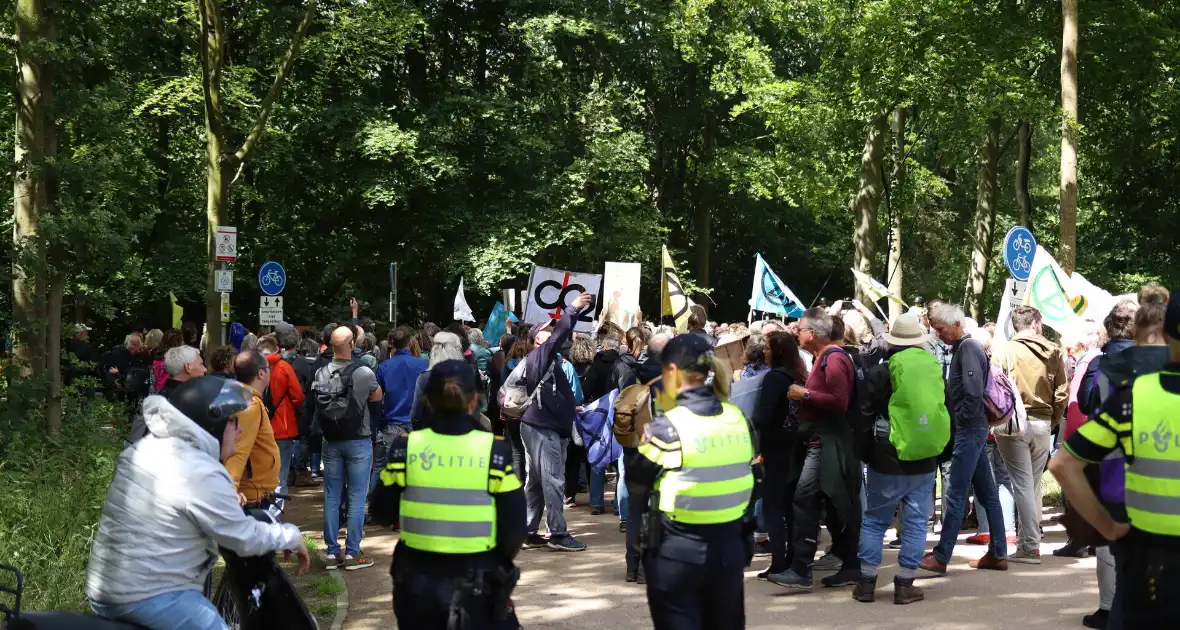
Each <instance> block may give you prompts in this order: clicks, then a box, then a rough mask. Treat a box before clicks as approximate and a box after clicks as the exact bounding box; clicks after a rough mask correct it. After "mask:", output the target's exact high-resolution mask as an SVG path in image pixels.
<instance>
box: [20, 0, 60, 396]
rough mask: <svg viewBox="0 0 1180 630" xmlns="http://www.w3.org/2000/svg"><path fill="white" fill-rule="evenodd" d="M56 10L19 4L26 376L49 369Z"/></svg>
mask: <svg viewBox="0 0 1180 630" xmlns="http://www.w3.org/2000/svg"><path fill="white" fill-rule="evenodd" d="M52 13H53V12H52V9H50V8H48V7H47V6H46V2H45V1H44V0H18V1H17V3H16V42H15V43H16V74H17V85H16V124H15V142H14V145H15V147H16V149H15V151H14V160H15V162H14V164H15V176H14V178H13V228H12V240H13V243H12V244H13V263H12V293H13V300H12V310H13V313H12V323H13V327H12V328H13V342H14V344H13V353H14V357H15V359H16V361H17V363H18V364H19V365H20V369H21V374H22V375H23V376H25V377H29V378H36V377H39V376H41V375H42V374H43V373H44V367H45V350H46V348H45V334H46V329H45V284H46V281H45V277H46V273H47V267H46V261H45V253H46V251H45V250H46V247H45V242H44V240H43V239H42V237H41V233H40V230H41V227H40V226H41V218H42V217H43V216H44V215H45V214H46V213H47V212H48V210H49V191H48V178H49V177H48V172H49V164H48V163H47V161H48V160H49V159H51V158H52V157H53V156H52V152H53V148H54V144H55V143H53V142H52V140H51V139H50V137H49V132H50V130H51V129H52V126H53V121H52V120H51V118H50V117H51V113H50V105H51V100H52V97H53V79H52V76H51V74H50V70H49V67H48V64H47V63H44V62H43V61H42V60H41V59H39V58H38V57H39V56H40V55H43V54H44V50H45V44H46V43H47V42H51V41H52V40H53V39H54V28H53V15H52Z"/></svg>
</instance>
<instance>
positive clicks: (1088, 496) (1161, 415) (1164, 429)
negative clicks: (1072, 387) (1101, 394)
mask: <svg viewBox="0 0 1180 630" xmlns="http://www.w3.org/2000/svg"><path fill="white" fill-rule="evenodd" d="M1142 295H1143V294H1142V293H1141V296H1142ZM1164 299H1165V298H1164V296H1158V297H1156V299H1155V301H1154V303H1152V302H1151V301H1149V302H1148V303H1147V304H1144V301H1143V300H1142V299H1141V300H1140V308H1141V309H1145V308H1146V309H1151V308H1155V309H1157V310H1156V313H1158V312H1159V310H1163V309H1162V308H1161V307H1162V302H1164ZM1166 301H1167V306H1166V309H1167V310H1166V312H1165V313H1164V315H1163V318H1162V319H1163V332H1164V333H1165V334H1166V336H1167V344H1168V351H1169V354H1170V359H1171V360H1170V362H1169V363H1168V364H1167V365H1165V366H1164V368H1163V371H1161V372H1154V373H1147V374H1142V375H1140V376H1137V377H1135V378H1134V380H1133V381H1132V382H1131V383H1130V384H1129V385H1128V386H1124V387H1118V389H1116V390H1115V391H1114V393H1113V394H1112V395H1111V396H1110V397H1108V398H1107V399H1106V401H1105V402H1104V403H1103V404H1102V409H1101V411H1100V412H1099V413H1098V415H1096V416H1095V417H1093V418H1092V419H1090V420H1089V421H1087V422H1086V423H1085V424H1083V425H1082V426H1081V427H1079V428H1078V430H1077V431H1076V432H1075V433H1074V434H1073V435H1071V436H1070V437H1069V439H1068V440H1066V442H1065V448H1063V449H1060V450H1058V451H1057V455H1056V456H1054V458H1053V460H1052V461H1051V462H1050V464H1049V470H1050V472H1052V473H1053V475H1054V476H1055V477H1057V480H1058V481H1059V482H1061V488H1062V490H1064V491H1065V496H1066V498H1067V499H1069V502H1070V505H1071V506H1072V507H1073V508H1074V509H1075V510H1076V511H1077V512H1078V514H1080V515H1081V516H1082V517H1083V518H1085V519H1086V521H1088V522H1089V523H1090V524H1091V525H1093V526H1094V528H1095V529H1097V530H1098V532H1099V533H1100V534H1101V535H1102V536H1103V538H1105V539H1106V540H1109V541H1112V543H1113V545H1112V549H1113V550H1114V555H1115V576H1116V577H1115V582H1116V586H1115V598H1114V605H1113V607H1112V609H1111V611H1110V616H1109V620H1108V622H1107V623H1106V627H1107V628H1175V627H1178V626H1180V291H1176V292H1174V293H1172V295H1171V298H1170V299H1167V300H1166ZM1158 321H1159V319H1158V316H1157V318H1156V319H1155V322H1156V325H1158ZM1116 451H1121V452H1122V453H1123V454H1124V455H1126V460H1125V461H1126V464H1125V473H1126V483H1125V490H1124V497H1123V498H1124V499H1125V505H1124V507H1125V509H1126V514H1125V517H1124V516H1123V515H1122V514H1117V518H1118V519H1119V520H1115V518H1112V514H1111V509H1112V508H1114V507H1116V506H1111V505H1109V503H1108V504H1107V505H1103V503H1101V502H1100V501H1099V499H1098V497H1096V496H1095V494H1094V490H1093V489H1092V488H1091V486H1090V483H1089V482H1088V481H1087V479H1086V474H1085V467H1086V465H1087V464H1099V463H1102V462H1103V461H1104V460H1105V459H1106V457H1107V456H1108V455H1110V454H1112V453H1115V452H1116ZM1102 474H1103V479H1102V481H1101V483H1100V485H1101V487H1102V490H1103V495H1104V497H1108V495H1109V489H1108V487H1109V485H1110V484H1109V483H1108V482H1109V481H1111V479H1110V478H1109V476H1108V475H1107V474H1106V471H1105V470H1104V471H1103V473H1102ZM1108 501H1109V498H1108ZM1124 518H1125V520H1126V521H1127V522H1120V521H1121V520H1124ZM1092 627H1093V626H1092Z"/></svg>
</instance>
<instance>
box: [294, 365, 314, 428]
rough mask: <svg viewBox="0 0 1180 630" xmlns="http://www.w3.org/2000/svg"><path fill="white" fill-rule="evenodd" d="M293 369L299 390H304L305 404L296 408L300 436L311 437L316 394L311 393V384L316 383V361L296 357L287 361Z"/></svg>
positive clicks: (296, 420)
mask: <svg viewBox="0 0 1180 630" xmlns="http://www.w3.org/2000/svg"><path fill="white" fill-rule="evenodd" d="M287 362H288V363H290V364H291V369H293V370H295V380H297V381H299V388H300V389H302V390H303V404H302V405H299V406H298V407H296V408H295V422H296V423H298V424H299V435H302V436H305V437H306V436H310V435H311V418H312V416H313V415H315V392H313V391H311V384H312V382H314V381H315V373H316V370H315V359H313V358H311V357H305V356H303V355H295V356H292V357H291V358H290V360H288V361H287Z"/></svg>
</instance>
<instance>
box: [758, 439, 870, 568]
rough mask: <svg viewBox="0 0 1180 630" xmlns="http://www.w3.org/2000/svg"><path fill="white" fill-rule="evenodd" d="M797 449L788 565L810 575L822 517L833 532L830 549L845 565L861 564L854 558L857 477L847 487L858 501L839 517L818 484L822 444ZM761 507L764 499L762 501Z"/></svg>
mask: <svg viewBox="0 0 1180 630" xmlns="http://www.w3.org/2000/svg"><path fill="white" fill-rule="evenodd" d="M798 453H799V454H800V457H799V458H798V460H797V461H799V462H800V464H799V466H801V468H800V469H799V483H798V485H796V486H795V498H794V503H793V514H794V527H795V531H794V536H793V540H794V549H793V550H792V553H793V558H792V560H791V568H793V569H794V570H795V573H798V574H799V575H802V576H809V575H811V566H812V565H813V564H815V551H816V548H817V547H818V545H819V525H820V521H823V523H824V524H825V525H827V526H828V532H829V533H830V534H831V535H832V553H834V554H836V557H838V558H840V560H842V561H843V568H844V569H856V570H859V568H860V560H859V559H857V549H858V547H859V546H860V519H861V510H860V499H859V496H860V481H859V480H860V477H859V476H857V478H856V484H855V487H854V488H849V490H850V492H851V495H852V497H853V500H854V501H856V502H857V505H856V506H855V508H854V509H853V510H851V512H850V514H849V515H848V517H849V519H848V522H847V523H845V522H844V521H842V520H841V516H840V514H839V512H838V511H837V510H836V506H835V505H834V504H833V503H832V500H831V499H830V498H828V496H827V495H826V494H824V492H823V490H822V489H821V488H820V470H821V458H822V457H823V446H822V445H821V444H819V443H815V444H802V445H801V446H800V447H799V449H798ZM762 508H763V510H765V509H766V501H765V500H763V502H762Z"/></svg>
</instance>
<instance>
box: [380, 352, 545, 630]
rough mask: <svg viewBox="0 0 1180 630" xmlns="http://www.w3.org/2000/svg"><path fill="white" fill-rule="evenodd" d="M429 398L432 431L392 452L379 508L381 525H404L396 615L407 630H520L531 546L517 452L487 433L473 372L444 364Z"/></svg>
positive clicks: (396, 567)
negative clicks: (514, 598)
mask: <svg viewBox="0 0 1180 630" xmlns="http://www.w3.org/2000/svg"><path fill="white" fill-rule="evenodd" d="M423 394H424V395H425V397H426V404H427V407H428V409H429V412H430V414H429V416H428V423H427V426H428V428H426V429H421V430H417V431H414V432H412V433H410V434H409V435H403V436H401V437H399V438H397V439H396V440H394V442H393V444H391V445H390V447H389V459H388V463H387V464H386V465H385V469H384V470H383V471H382V472H381V485H380V486H379V487H378V488H377V489H376V490H375V493H374V499H373V501H372V505H373V506H374V507H373V508H372V509H373V518H374V520H375V521H376V522H378V523H383V524H391V523H394V522H400V523H401V542H399V543H398V545H397V549H396V550H394V552H393V568H392V569H391V573H392V574H393V609H394V613H395V614H396V615H397V623H398V627H399V628H401V629H402V630H414V629H421V630H484V629H492V630H494V629H497V628H504V629H509V628H511V629H512V630H516V629H517V628H519V627H520V624H519V623H518V622H517V620H516V614H515V613H514V612H513V610H512V605H511V602H510V601H509V596H510V595H511V592H512V587H514V586H515V585H516V578H517V577H518V576H519V575H520V572H519V570H518V569H517V568H516V567H515V566H514V565H513V563H512V561H513V559H514V558H515V557H516V554H517V552H518V551H519V550H520V548H521V545H522V544H523V543H524V539H525V499H524V491H523V490H522V487H521V483H520V480H519V479H518V478H517V476H516V471H514V470H513V469H512V449H511V447H510V446H509V445H508V443H507V442H505V441H504V439H503V438H501V437H498V436H493V435H492V434H491V433H488V432H487V431H484V430H482V429H481V428H480V425H479V422H478V421H477V420H476V419H475V418H474V414H475V413H477V411H476V408H477V406H478V405H479V400H478V398H477V396H476V383H475V376H474V372H473V371H472V369H471V366H470V365H468V364H467V363H466V362H464V361H443V362H441V363H439V364H437V365H435V366H434V367H433V368H431V370H430V376H429V378H428V379H427V381H426V387H425V389H424V392H423Z"/></svg>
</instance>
